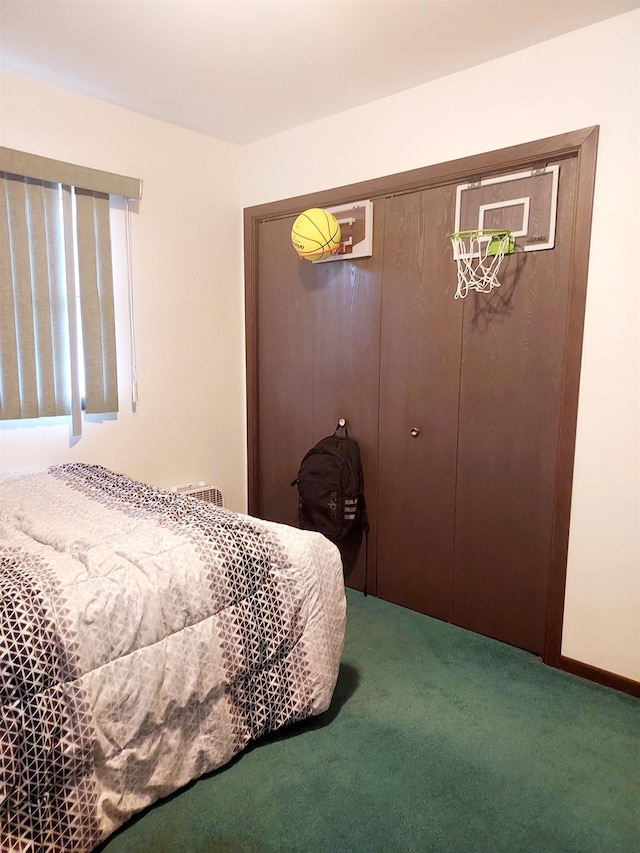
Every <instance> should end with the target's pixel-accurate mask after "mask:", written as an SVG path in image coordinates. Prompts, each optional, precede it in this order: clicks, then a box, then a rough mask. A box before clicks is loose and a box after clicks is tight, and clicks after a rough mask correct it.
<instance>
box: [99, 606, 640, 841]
mask: <svg viewBox="0 0 640 853" xmlns="http://www.w3.org/2000/svg"><path fill="white" fill-rule="evenodd" d="M348 602H349V611H348V627H347V640H346V645H345V651H344V656H343V663H342V666H341V670H340V677H339V680H338V685H337V688H336V693H335V697H334V702H333V704H332V707H331V708H330V710H329V711H328V712H327V713H326V714H325V715H323V717H321V718H317V719H316V720H313V721H309V722H307V723H304V724H301V725H298V726H295V727H291V728H290V729H288V730H286V731H285V732H284V733H282V734H280V735H277V736H274V737H272V738H270V739H268V740H265V741H262V742H260V743H259V744H256V745H255V746H254V747H252V748H251V749H250V750H248V751H247V752H245V753H244V754H243V755H241V756H239V757H238V758H237V759H236V760H234V761H233V762H232V763H231V764H230V765H228V766H227V767H225V768H223V769H222V770H220V771H218V772H217V773H214V774H211V775H210V776H208V777H206V778H203V779H201V780H199V781H197V782H195V783H193V784H192V785H190V786H189V787H188V788H187V789H186V790H184V791H182V792H180V793H179V794H176V795H174V796H173V797H171V798H170V799H168V800H166V801H164V802H163V803H161V804H159V805H156V806H154V807H152V808H151V809H149V810H148V811H147V812H145V813H144V814H143V815H141V816H140V817H138V818H137V819H134V821H132V822H131V823H129V824H128V825H127V826H126V827H124V828H123V829H122V830H121V831H120V832H119V833H117V834H116V835H115V836H113V837H112V838H111V839H110V840H109V841H108V842H107V843H106V844H105V845H104V846H103V847H102V848H101V849H102V850H103V851H104V853H151V851H153V853H164V852H165V851H166V853H173V851H188V853H204V851H229V853H269V851H282V853H298V851H299V853H315V852H316V851H317V852H318V853H320V851H322V853H325V851H326V853H330V851H354V853H356V852H357V853H377V851H380V853H382V851H385V853H386V852H387V851H472V852H473V853H485V851H486V853H499V852H500V851H504V853H564V852H565V851H566V853H636V852H637V851H638V850H640V817H639V810H638V806H639V801H640V769H639V768H640V746H639V743H640V741H639V736H640V702H638V700H637V699H634V698H632V697H629V696H626V695H624V694H621V693H617V692H615V691H612V690H609V689H607V688H604V687H600V686H598V685H595V684H592V683H590V682H587V681H583V680H582V679H579V678H577V677H574V676H571V675H567V674H566V673H561V672H559V671H557V670H553V669H550V668H548V667H546V666H545V665H544V664H542V663H541V662H540V661H539V660H538V659H537V658H536V657H534V656H533V655H530V654H528V653H527V652H523V651H520V650H518V649H514V648H512V647H510V646H506V645H504V644H501V643H498V642H496V641H494V640H490V639H488V638H486V637H482V636H479V635H476V634H472V633H470V632H468V631H464V630H462V629H460V628H456V627H454V626H451V625H446V624H444V623H442V622H438V621H437V620H434V619H430V618H428V617H426V616H422V615H420V614H417V613H413V612H411V611H408V610H404V609H402V608H399V607H395V606H394V605H392V604H389V603H387V602H383V601H381V600H379V599H376V598H373V597H371V596H368V597H366V598H365V597H364V596H362V595H361V594H359V593H356V592H353V591H351V590H349V591H348Z"/></svg>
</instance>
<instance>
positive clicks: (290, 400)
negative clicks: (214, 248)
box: [257, 217, 315, 526]
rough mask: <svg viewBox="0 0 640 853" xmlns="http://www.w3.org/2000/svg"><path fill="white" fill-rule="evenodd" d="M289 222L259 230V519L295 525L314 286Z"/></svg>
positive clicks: (307, 418) (309, 405)
mask: <svg viewBox="0 0 640 853" xmlns="http://www.w3.org/2000/svg"><path fill="white" fill-rule="evenodd" d="M293 220H294V217H290V218H285V219H276V220H272V221H267V222H263V223H261V224H260V228H259V230H258V268H259V270H260V274H259V280H258V335H257V337H258V431H257V434H258V484H259V486H258V494H259V507H258V512H257V514H258V515H260V516H261V517H262V518H266V519H267V520H269V521H278V522H281V523H283V524H291V525H293V526H297V523H298V495H297V491H296V489H295V488H292V487H291V485H290V483H291V481H292V480H293V479H294V478H295V476H296V474H297V472H298V465H299V463H300V460H301V459H302V456H303V454H304V453H306V451H307V450H308V449H309V440H310V436H311V434H312V432H313V427H312V425H313V350H314V343H313V341H314V323H315V319H314V300H313V289H312V288H309V287H305V286H304V281H303V280H302V279H301V276H302V273H303V271H304V270H303V268H302V267H301V264H302V263H303V262H302V261H299V260H298V257H297V255H296V254H295V252H294V251H293V247H292V245H291V236H290V234H291V226H292V224H293ZM305 263H308V262H305ZM309 266H311V264H309Z"/></svg>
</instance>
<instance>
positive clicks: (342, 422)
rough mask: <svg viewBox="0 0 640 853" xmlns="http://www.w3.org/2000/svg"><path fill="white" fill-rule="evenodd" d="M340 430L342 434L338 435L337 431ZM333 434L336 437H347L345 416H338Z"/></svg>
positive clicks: (347, 430)
mask: <svg viewBox="0 0 640 853" xmlns="http://www.w3.org/2000/svg"><path fill="white" fill-rule="evenodd" d="M340 430H342V435H338V433H339V432H340ZM333 434H334V435H335V436H336V438H349V427H348V426H347V421H346V419H345V418H340V420H339V421H338V426H337V427H336V428H335V430H334V431H333Z"/></svg>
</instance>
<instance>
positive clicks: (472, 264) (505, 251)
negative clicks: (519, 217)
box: [451, 228, 515, 299]
mask: <svg viewBox="0 0 640 853" xmlns="http://www.w3.org/2000/svg"><path fill="white" fill-rule="evenodd" d="M451 244H452V246H453V257H454V260H455V262H456V264H457V267H458V286H457V289H456V296H455V298H456V299H464V298H465V296H466V295H467V294H468V293H469V291H470V290H475V291H477V292H478V293H489V292H490V291H491V290H493V288H494V287H500V282H499V281H498V270H499V269H500V264H501V263H502V259H503V258H504V256H505V255H510V254H511V253H512V252H513V251H514V250H515V239H514V237H513V235H512V233H511V231H509V230H508V229H500V228H485V229H482V230H476V231H455V232H454V233H453V234H451Z"/></svg>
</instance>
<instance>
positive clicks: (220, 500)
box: [171, 483, 224, 507]
mask: <svg viewBox="0 0 640 853" xmlns="http://www.w3.org/2000/svg"><path fill="white" fill-rule="evenodd" d="M171 491H172V492H177V493H178V494H179V495H187V496H188V497H190V498H197V499H198V500H201V501H207V502H208V503H212V504H215V506H222V507H223V506H224V496H223V494H222V492H221V491H220V489H214V488H213V486H208V485H207V484H206V483H183V484H182V485H181V486H173V488H172V489H171Z"/></svg>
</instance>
